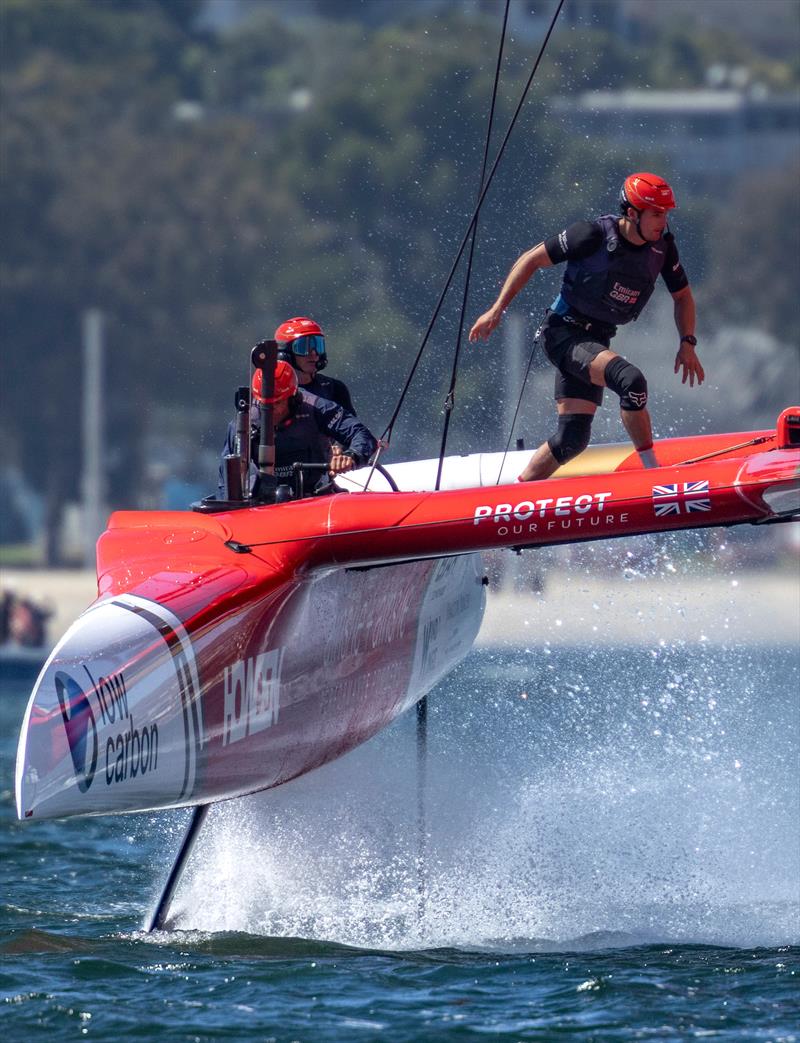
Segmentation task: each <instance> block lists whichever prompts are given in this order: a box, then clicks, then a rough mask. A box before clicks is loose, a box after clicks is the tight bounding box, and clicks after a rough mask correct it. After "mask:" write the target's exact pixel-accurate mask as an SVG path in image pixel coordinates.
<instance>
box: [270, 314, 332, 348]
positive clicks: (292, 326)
mask: <svg viewBox="0 0 800 1043" xmlns="http://www.w3.org/2000/svg"><path fill="white" fill-rule="evenodd" d="M309 333H316V334H318V335H319V336H320V337H324V336H325V334H324V333H323V332H322V327H321V326H320V324H319V323H318V322H314V320H313V319H306V318H304V317H303V316H302V315H299V316H298V317H297V318H296V319H287V320H286V322H282V323H281V324H280V326H279V327H278V328H277V329H276V330H275V340H277V342H278V343H279V344H289V343H290V342H291V341H293V340H295V339H296V338H297V337H305V336H306V335H307V334H309Z"/></svg>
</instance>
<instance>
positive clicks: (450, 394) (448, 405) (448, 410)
mask: <svg viewBox="0 0 800 1043" xmlns="http://www.w3.org/2000/svg"><path fill="white" fill-rule="evenodd" d="M510 3H511V0H506V6H505V10H504V12H503V28H502V29H501V30H500V47H499V48H498V51H497V65H496V66H495V70H494V86H493V87H492V103H491V105H490V106H489V119H488V122H487V124H486V141H485V142H484V145H483V162H482V163H481V178H480V181H479V182H478V198H480V194H481V189H482V188H483V182H484V179H485V177H486V166H487V164H488V162H489V145H490V144H491V140H492V127H493V126H494V109H495V104H496V102H497V85H498V83H499V82H500V66H501V65H502V62H503V48H504V47H505V42H506V28H507V26H508V8H509V5H510ZM477 237H478V220H477V215H476V218H475V223H474V224H473V225H472V230H471V231H470V233H469V256H468V257H467V271H466V275H465V277H464V296H463V297H462V299H461V315H460V316H459V319H458V333H457V334H456V350H455V352H454V354H453V371H452V373H451V374H450V387H449V388H448V391H447V397H446V398H445V400H444V424H443V426H442V444H441V447H440V448H439V466H438V468H437V470H436V485H435V486H434V488H435V489H438V488H439V486H440V485H441V482H442V467H443V466H444V456H445V452H446V451H447V433H448V431H449V430H450V420H451V417H452V415H453V407H454V406H455V397H456V379H457V376H458V359H459V356H460V354H461V338H462V336H463V335H464V315H465V313H466V310H467V300H468V298H469V283H470V277H471V275H472V259H473V257H474V256H475V240H476V239H477Z"/></svg>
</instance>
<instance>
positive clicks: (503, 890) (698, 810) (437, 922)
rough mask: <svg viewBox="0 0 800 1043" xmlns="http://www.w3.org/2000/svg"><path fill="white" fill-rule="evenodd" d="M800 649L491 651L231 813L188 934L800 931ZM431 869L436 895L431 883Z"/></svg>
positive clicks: (210, 856) (711, 935)
mask: <svg viewBox="0 0 800 1043" xmlns="http://www.w3.org/2000/svg"><path fill="white" fill-rule="evenodd" d="M797 672H798V664H797V658H796V656H795V655H789V654H787V653H780V651H777V652H776V651H769V650H759V651H758V652H753V651H751V650H739V651H736V650H731V649H719V648H706V649H703V650H701V651H696V650H690V651H689V650H686V649H682V648H673V649H657V650H655V651H642V650H624V649H605V650H603V651H598V650H590V649H577V650H575V649H560V650H553V651H552V653H550V654H548V651H547V650H546V649H545V650H544V651H542V650H538V651H537V652H535V653H529V652H517V653H514V654H504V655H497V654H489V653H487V652H476V653H474V654H473V655H472V656H471V657H470V659H469V660H467V662H466V663H465V664H464V665H463V666H462V667H461V668H460V670H459V671H458V672H457V673H456V674H455V675H453V677H452V678H451V679H450V680H449V681H448V682H447V684H446V685H444V686H442V688H440V690H439V691H438V692H437V694H436V695H435V697H434V701H433V713H432V718H431V726H430V728H431V730H430V760H429V765H428V799H427V804H428V821H427V826H428V845H427V858H426V862H425V868H424V875H422V874H421V871H420V866H419V863H418V858H417V855H418V851H417V841H416V836H417V833H416V829H417V825H416V818H415V810H416V795H415V794H416V791H415V767H414V766H415V761H414V747H413V727H412V721H411V720H409V719H403V720H401V721H399V722H397V723H396V724H395V725H394V726H393V727H392V728H390V729H388V730H387V731H386V732H385V733H383V734H381V735H379V736H378V737H376V739H375V740H373V742H371V743H369V744H367V745H366V746H364V747H362V748H361V749H359V750H357V751H355V752H354V753H353V754H351V755H349V756H348V757H346V758H344V759H343V760H341V761H340V762H337V763H335V764H333V765H329V766H328V767H326V768H323V769H321V770H319V771H317V772H315V773H313V774H312V775H310V776H308V777H307V778H304V779H301V780H298V782H296V783H293V784H292V785H291V786H288V787H286V788H285V789H284V790H276V791H273V792H271V793H267V794H262V795H259V796H257V797H253V798H249V799H247V800H242V801H236V802H232V803H230V804H227V805H221V806H220V807H218V808H215V809H214V810H213V812H212V815H211V817H210V819H209V823H208V826H207V832H206V834H205V836H204V838H203V839H202V840H201V842H200V844H199V845H198V848H197V850H196V852H195V855H194V857H193V868H192V869H191V871H190V873H189V875H188V878H187V881H186V882H185V884H184V886H183V888H182V890H181V892H179V896H178V899H177V901H176V905H175V909H174V914H175V925H176V926H178V927H179V928H181V929H184V930H196V931H207V932H224V931H228V932H237V931H239V932H247V933H250V934H256V935H268V936H273V937H275V936H280V937H287V938H288V937H294V938H305V939H317V940H321V939H325V940H329V941H334V942H336V943H339V944H343V945H351V946H358V947H363V948H370V949H381V950H386V949H403V950H408V949H414V950H420V949H430V948H435V947H459V948H464V949H474V948H475V947H478V946H483V947H488V948H494V949H497V950H501V951H505V952H508V951H515V950H516V951H534V950H537V949H539V950H541V949H547V948H557V947H559V946H560V947H563V948H575V947H579V948H591V947H608V946H609V945H610V944H628V945H635V944H647V943H653V942H685V943H690V942H692V943H703V944H715V945H741V946H752V945H781V944H793V943H797V942H798V941H799V940H800V894H798V886H799V885H798V880H800V850H798V845H797V839H796V838H797V824H798V821H800V796H799V795H798V791H797V786H796V778H797V753H796V751H797V749H798V715H797V710H796V706H795V696H794V694H793V693H794V691H795V689H796V687H797ZM423 881H424V889H423V890H421V888H422V884H423Z"/></svg>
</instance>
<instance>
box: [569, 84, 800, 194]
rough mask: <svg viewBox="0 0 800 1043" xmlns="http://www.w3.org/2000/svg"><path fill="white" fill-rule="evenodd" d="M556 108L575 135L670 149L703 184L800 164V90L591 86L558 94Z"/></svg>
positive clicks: (696, 184) (685, 174)
mask: <svg viewBox="0 0 800 1043" xmlns="http://www.w3.org/2000/svg"><path fill="white" fill-rule="evenodd" d="M553 108H554V110H555V112H554V114H555V116H556V118H557V119H558V120H559V121H560V123H561V125H562V126H563V127H564V128H565V130H567V131H571V132H572V133H573V134H575V135H579V136H581V137H584V136H588V137H590V138H591V139H593V140H598V139H613V140H614V141H615V142H616V143H618V144H619V145H620V146H621V147H626V148H627V151H630V150H631V149H634V150H635V149H641V151H642V154H643V155H647V154H648V153H650V152H652V151H653V148H657V149H658V150H659V151H660V152H663V153H666V154H667V155H669V156H670V157H672V158H674V159H675V161H676V166H679V167H680V170H681V177H682V178H685V179H686V181H687V182H689V184H690V185H691V187H693V188H698V189H700V190H702V189H703V188H706V187H708V186H709V184H710V183H711V182H712V180H713V182H714V184H715V185H718V184H719V179H720V178H722V179H723V180H725V179H731V180H733V179H736V178H738V177H740V176H741V175H742V174H746V173H747V172H748V171H751V170H754V169H756V168H758V169H765V168H770V167H773V168H774V167H784V166H789V165H792V164H800V90H794V91H791V92H786V93H783V94H770V93H768V92H766V91H764V90H763V89H762V90H759V89H758V87H751V88H742V89H736V88H731V87H727V88H720V89H712V88H706V89H700V90H675V91H659V90H622V91H587V92H585V93H583V94H580V95H578V96H577V97H576V98H569V97H565V98H556V99H555V100H554V102H553Z"/></svg>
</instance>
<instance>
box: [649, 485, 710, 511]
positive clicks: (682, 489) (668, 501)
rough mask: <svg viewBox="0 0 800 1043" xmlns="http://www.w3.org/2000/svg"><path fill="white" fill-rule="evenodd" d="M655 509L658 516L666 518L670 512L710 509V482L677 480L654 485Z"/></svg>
mask: <svg viewBox="0 0 800 1043" xmlns="http://www.w3.org/2000/svg"><path fill="white" fill-rule="evenodd" d="M653 510H654V511H655V512H656V518H664V517H665V516H666V515H668V514H693V513H694V512H695V511H710V510H711V499H710V496H709V491H708V482H707V481H706V482H676V483H675V484H674V485H655V486H653Z"/></svg>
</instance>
